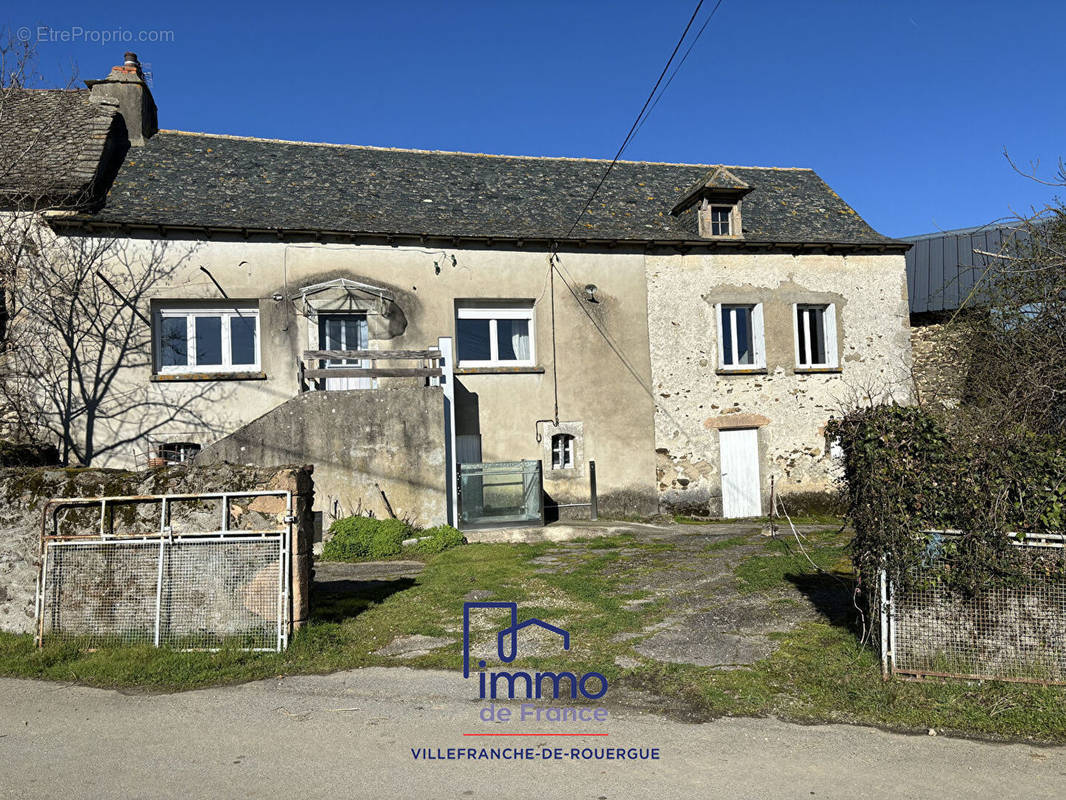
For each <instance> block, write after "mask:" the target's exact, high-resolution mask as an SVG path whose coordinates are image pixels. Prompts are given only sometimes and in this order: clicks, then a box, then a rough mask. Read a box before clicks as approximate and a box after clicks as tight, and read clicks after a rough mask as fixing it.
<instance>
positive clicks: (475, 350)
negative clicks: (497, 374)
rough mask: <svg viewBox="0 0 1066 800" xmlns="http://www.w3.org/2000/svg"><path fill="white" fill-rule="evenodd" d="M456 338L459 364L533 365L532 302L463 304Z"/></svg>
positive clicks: (534, 354)
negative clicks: (490, 304)
mask: <svg viewBox="0 0 1066 800" xmlns="http://www.w3.org/2000/svg"><path fill="white" fill-rule="evenodd" d="M455 337H456V339H457V340H458V350H459V366H460V367H523V366H524V367H532V366H534V365H535V364H536V353H535V352H534V335H533V304H532V303H521V304H500V305H493V306H489V305H486V304H480V303H478V304H475V303H469V304H461V305H459V307H458V308H457V309H456V321H455Z"/></svg>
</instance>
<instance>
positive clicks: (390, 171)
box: [5, 54, 910, 524]
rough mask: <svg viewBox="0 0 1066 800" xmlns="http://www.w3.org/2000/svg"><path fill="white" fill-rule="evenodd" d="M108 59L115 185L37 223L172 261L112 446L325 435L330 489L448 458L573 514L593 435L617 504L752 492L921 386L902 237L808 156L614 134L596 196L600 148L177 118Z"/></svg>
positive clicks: (82, 95)
mask: <svg viewBox="0 0 1066 800" xmlns="http://www.w3.org/2000/svg"><path fill="white" fill-rule="evenodd" d="M89 83H90V87H89V88H88V89H87V90H82V91H79V92H77V93H72V94H71V97H73V98H76V99H72V100H71V101H70V102H71V103H73V104H78V103H80V104H95V105H93V106H92V107H93V108H94V109H97V110H101V109H102V110H103V113H104V114H105V115H108V114H109V115H111V116H112V117H113V119H114V120H119V122H116V123H115V124H113V125H112V126H111V127H109V128H108V130H109V131H110V133H109V134H108V138H107V141H108V142H109V143H108V144H107V146H102V147H101V148H100V150H99V153H100V164H99V165H98V170H97V172H98V174H99V175H101V176H106V177H107V180H106V188H104V189H102V190H98V191H95V192H93V193H92V201H91V202H83V203H80V204H76V205H74V206H73V207H70V208H67V209H65V210H52V211H49V212H47V213H46V214H45V219H46V221H47V225H48V226H49V229H50V231H51V232H52V235H54V236H55V237H56V239H57V240H62V239H64V238H75V237H81V238H88V239H105V238H110V239H112V240H114V241H117V242H120V243H121V245H122V247H123V249H124V252H125V253H126V254H127V258H128V257H129V254H133V260H134V261H137V259H138V258H139V259H140V260H141V261H140V262H139V263H143V264H145V265H149V264H150V265H151V267H152V269H155V270H157V271H158V279H156V280H153V281H151V282H150V286H148V287H147V289H146V290H145V291H144V293H143V296H138V297H137V298H136V302H134V303H131V305H134V306H136V308H137V311H138V313H139V314H140V315H141V317H142V318H143V319H144V320H145V323H146V325H147V326H148V329H150V336H147V337H146V339H145V342H144V345H143V347H141V349H140V350H139V351H138V356H139V357H138V358H136V359H134V358H131V359H130V365H129V366H128V368H126V367H123V368H122V369H121V370H120V372H119V375H118V376H117V377H116V380H115V387H116V388H115V392H116V393H117V394H120V395H121V394H123V393H126V394H127V395H128V396H134V395H136V396H138V397H143V400H142V401H139V402H138V403H137V405H136V407H135V408H126V409H122V410H120V411H118V412H116V413H111V414H108V415H106V416H104V417H102V418H101V419H100V421H99V424H100V426H101V430H100V435H101V436H104V437H112V438H113V439H114V440H116V441H118V440H121V441H128V446H124V447H123V448H115V449H112V450H110V451H109V452H108V454H107V456H106V457H105V458H102V459H100V460H99V461H98V462H95V463H101V464H105V465H108V464H110V465H120V466H129V465H136V464H141V465H143V464H146V463H148V460H149V459H155V460H156V461H157V462H158V461H159V460H160V459H161V460H164V461H165V460H181V459H184V458H187V457H196V458H198V459H204V460H210V459H216V460H217V459H223V458H225V459H229V460H234V459H238V460H239V459H242V458H249V459H255V460H259V461H261V462H262V461H265V460H277V461H278V462H279V463H290V462H292V461H305V462H309V463H314V464H315V466H316V486H318V488H319V492H320V497H319V498H318V499H317V500H316V502H317V503H318V507H319V508H320V510H323V511H327V512H335V511H337V510H338V509H340V510H347V511H350V510H354V509H360V510H373V511H374V512H375V513H385V511H386V509H384V508H383V505H382V504H383V503H384V502H386V500H387V499H391V504H392V505H393V506H395V507H396V511H397V512H400V513H403V514H407V515H409V516H411V517H412V518H414V519H416V520H417V521H419V522H422V523H426V524H428V523H435V522H443V521H444V519H445V517H448V518H454V517H453V516H452V512H451V511H450V510H449V507H448V505H447V503H445V501H444V499H442V498H445V497H446V496H447V495H448V494H449V492H450V485H449V484H450V483H452V482H453V481H454V476H452V475H451V470H452V465H453V464H454V463H456V462H458V463H460V464H464V465H473V464H483V463H497V462H523V461H525V462H539V464H540V465H541V467H540V469H541V470H542V471H541V473H540V475H539V477H538V481H540V482H542V486H543V490H544V497H545V498H546V503H547V505H548V509H549V511H550V510H551V509H553V508H559V507H563V508H562V513H566V512H565V507H566V506H568V504H571V503H582V502H586V501H587V500H588V496H589V479H590V474H589V464H590V462H592V461H594V462H595V464H596V471H597V480H598V489H599V498H600V510H601V513H606V514H609V513H616V514H618V513H624V514H648V513H653V512H655V511H657V510H660V509H661V510H666V511H685V512H694V513H702V514H707V513H711V514H725V515H727V516H748V515H757V514H760V513H765V512H766V511H767V510H768V506H767V492H768V487H769V484H770V480H771V478H773V480H774V481H775V484H776V486H777V487H778V488H779V489H780V490H781V491H782V492H784V493H788V492H824V491H827V490H828V489H830V488H831V484H832V480H833V477H834V474H835V472H834V462H833V457H832V453H831V447H830V445H829V443H827V442H826V441H825V436H824V426H825V423H826V421H827V420H828V418H829V417H830V415H832V414H833V413H834V411H836V410H837V409H839V408H841V407H842V406H846V405H848V404H849V403H850V402H853V401H854V400H855V399H856V398H867V399H868V398H870V397H872V396H875V395H876V396H877V397H882V396H893V397H896V398H897V399H905V398H906V396H907V392H908V389H907V379H906V376H907V372H908V368H909V358H910V343H909V328H908V319H907V291H906V275H905V271H904V263H903V253H904V252H905V250H906V249H907V247H908V246H909V245H907V244H905V243H901V242H898V241H894V240H891V239H888V238H886V237H883V236H881V235H879V234H877V233H876V232H875V231H873V230H872V229H871V228H870V227H869V226H868V225H867V224H866V223H865V222H864V221H863V220H862V219H861V218H860V217H859V216H858V215H857V214H856V212H855V211H854V210H853V209H851V208H850V207H849V206H848V205H847V204H846V203H845V202H844V201H843V200H842V199H841V198H840V197H838V196H837V195H836V194H835V193H834V192H833V191H832V190H831V189H830V188H829V187H828V186H827V185H826V184H825V183H824V182H823V181H822V180H821V179H820V178H819V177H818V176H817V175H816V174H815V173H814V172H812V171H811V170H807V169H778V168H759V167H732V166H730V167H724V166H720V165H713V164H669V163H645V162H619V163H618V164H617V165H615V167H614V168H613V170H611V172H610V177H609V179H608V180H607V181H605V182H604V184H603V186H602V188H601V189H600V191H599V192H598V193H597V194H596V196H595V199H594V202H592V203H591V204H590V205H589V207H588V209H587V210H586V211H585V212H584V213H580V214H579V212H581V209H582V207H583V206H584V205H585V203H586V201H587V200H588V198H589V196H590V195H591V193H592V191H593V189H594V187H596V185H597V183H598V182H599V181H600V179H601V177H602V176H603V174H604V171H605V169H606V167H607V162H604V161H598V160H591V159H575V158H539V157H538V158H534V157H516V156H494V155H483V154H471V153H453V152H437V151H421V150H401V149H389V148H373V147H359V146H351V145H333V144H312V143H305V142H289V141H278V140H268V139H256V138H247V137H235V136H225V135H215V134H203V133H190V132H183V131H173V130H157V127H156V110H155V103H154V100H153V98H152V96H151V92H150V90H149V88H148V86H147V85H146V84H145V83H144V81H143V80H142V79H141V74H140V68H139V65H138V63H137V60H136V56H134V55H133V54H127V60H126V63H125V64H124V65H123V66H122V67H116V68H115V70H113V71H112V74H111V76H109V78H107V79H105V80H104V81H94V82H89ZM5 135H8V134H7V133H5ZM112 140H114V141H112ZM575 220H576V221H577V222H576V224H575ZM147 268H148V267H147V266H146V267H145V269H147ZM449 348H450V349H452V350H453V351H454V360H452V359H449V358H448V353H447V351H448V350H449ZM325 351H328V353H329V355H325V356H323V355H321V353H322V352H325ZM338 353H344V354H346V355H344V356H338V355H337V354H338ZM434 353H436V354H437V355H434ZM309 354H319V355H309ZM382 354H387V355H382ZM379 358H380V362H381V363H379V360H378V359H379ZM405 358H406V359H409V361H408V362H407V365H406V366H401V365H400V362H402V361H403V359H405ZM411 359H413V360H414V364H413V365H412V364H411V363H410V360H411ZM134 362H135V363H134ZM441 365H443V367H442V366H441ZM330 369H335V370H337V371H336V372H334V373H327V372H326V371H327V370H330ZM434 369H436V370H437V373H434V372H433V370H434ZM359 370H364V371H365V372H360V371H359ZM438 373H440V374H438ZM333 375H336V377H333ZM449 375H450V377H451V380H452V381H453V382H452V384H451V385H450V386H448V385H446V384H447V378H448V376H449ZM442 384H445V385H443V386H442ZM323 390H325V391H323ZM137 393H139V394H137ZM264 466H266V464H264ZM468 469H472V468H470V467H468ZM460 472H462V469H460ZM326 473H328V475H327V480H326V481H325V482H324V483H323V481H321V480H320V476H322V475H323V474H326ZM477 480H478V483H477V487H478V491H479V492H480V491H481V488H482V487H487V486H488V484H489V483H490V480H489V478H488V477H485V476H479V477H478V479H477ZM539 488H540V487H539V485H538V486H536V487H531V486H530V485H527V484H522V488H521V492H522V493H524V494H525V495H529V494H530V493H531V492H533V491H539ZM471 491H472V490H471ZM461 503H462V500H460V504H461Z"/></svg>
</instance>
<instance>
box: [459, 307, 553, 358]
mask: <svg viewBox="0 0 1066 800" xmlns="http://www.w3.org/2000/svg"><path fill="white" fill-rule="evenodd" d="M455 316H456V319H457V320H460V319H487V320H488V321H489V360H488V361H469V360H467V361H462V360H460V361H459V367H460V369H462V368H464V367H532V366H535V365H536V363H537V345H536V341H537V337H536V329H535V326H534V321H533V305H532V304H530V305H528V306H525V305H522V306H519V305H513V306H504V305H501V306H482V305H462V304H460V305H459V306H458V308H456V312H455ZM501 319H524V320H528V322H529V358H526V359H522V360H520V361H519V360H517V359H509V360H504V361H501V360H500V348H499V338H498V336H499V334H498V332H497V327H496V322H497V320H501ZM455 333H456V350H457V352H458V349H459V348H460V347H461V346H462V344H461V342H459V331H458V325H457V326H456V332H455Z"/></svg>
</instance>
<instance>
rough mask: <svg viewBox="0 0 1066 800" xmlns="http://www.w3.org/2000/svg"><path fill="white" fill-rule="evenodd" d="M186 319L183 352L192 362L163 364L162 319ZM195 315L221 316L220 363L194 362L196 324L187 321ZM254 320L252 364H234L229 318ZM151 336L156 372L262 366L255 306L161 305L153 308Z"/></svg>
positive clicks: (242, 369)
mask: <svg viewBox="0 0 1066 800" xmlns="http://www.w3.org/2000/svg"><path fill="white" fill-rule="evenodd" d="M179 317H181V318H184V319H185V333H186V345H185V346H186V353H187V355H188V358H189V361H190V362H191V363H189V364H184V365H173V364H172V365H168V366H164V365H163V320H164V319H174V318H179ZM197 317H221V319H222V325H221V329H222V363H221V364H197V363H196V325H195V323H192V324H190V321H191V320H194V319H196V318H197ZM235 317H238V318H247V317H252V318H254V319H255V363H254V364H233V363H232V359H233V348H232V347H231V344H232V343H231V341H230V320H232V319H233V318H235ZM153 323H154V325H153V328H154V330H153V339H154V340H155V363H156V375H188V374H190V373H196V372H217V373H222V372H260V371H261V369H262V367H261V366H260V365H261V364H262V353H261V347H262V340H263V332H262V328H261V326H260V324H259V308H258V306H257V305H249V306H243V305H242V304H240V303H237V304H232V303H231V304H227V305H225V306H198V307H177V306H163V307H161V308H157V309H156V310H155V315H154V320H153Z"/></svg>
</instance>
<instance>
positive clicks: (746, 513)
mask: <svg viewBox="0 0 1066 800" xmlns="http://www.w3.org/2000/svg"><path fill="white" fill-rule="evenodd" d="M718 441H719V446H720V447H721V451H722V461H721V464H722V516H723V517H727V518H728V517H758V516H760V515H761V514H762V500H761V497H760V490H759V431H758V429H756V428H744V429H741V430H731V431H730V430H726V431H719V432H718Z"/></svg>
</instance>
